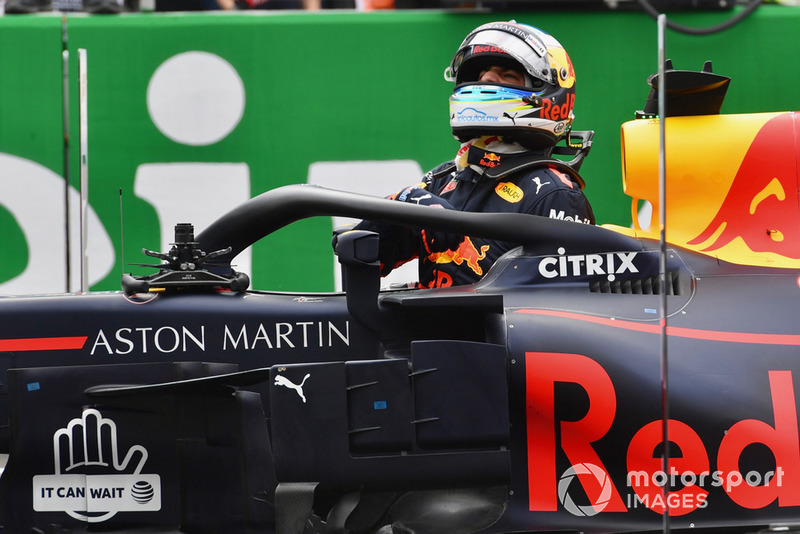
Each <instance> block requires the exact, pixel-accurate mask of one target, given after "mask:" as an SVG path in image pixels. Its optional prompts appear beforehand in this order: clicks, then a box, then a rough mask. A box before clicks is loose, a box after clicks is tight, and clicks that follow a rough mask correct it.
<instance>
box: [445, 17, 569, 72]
mask: <svg viewBox="0 0 800 534" xmlns="http://www.w3.org/2000/svg"><path fill="white" fill-rule="evenodd" d="M512 28H513V29H514V32H513V33H510V30H509V31H506V30H502V29H485V30H480V31H476V32H475V33H474V34H473V35H469V36H467V38H466V39H465V40H464V42H463V43H462V44H461V48H459V50H458V52H456V55H455V56H454V57H453V61H452V62H451V63H450V67H449V69H448V71H445V78H446V79H447V80H448V81H451V82H455V81H456V80H457V79H458V72H459V69H460V68H461V65H462V64H463V63H464V61H465V60H467V59H468V58H469V57H471V56H475V55H478V54H493V55H499V54H503V53H505V54H508V55H509V56H511V57H512V58H514V59H515V60H516V61H517V62H519V63H520V64H521V65H522V67H523V68H524V69H525V70H526V71H527V72H528V74H530V75H531V76H532V77H534V78H535V79H538V80H542V81H544V82H546V83H549V84H555V83H556V81H555V79H554V78H553V75H552V73H551V71H550V61H549V59H548V53H547V48H546V47H545V45H544V44H542V42H541V41H540V40H539V39H538V38H537V37H536V36H534V34H532V33H529V32H526V31H524V30H522V29H520V28H519V27H517V26H514V27H512ZM471 81H476V80H471Z"/></svg>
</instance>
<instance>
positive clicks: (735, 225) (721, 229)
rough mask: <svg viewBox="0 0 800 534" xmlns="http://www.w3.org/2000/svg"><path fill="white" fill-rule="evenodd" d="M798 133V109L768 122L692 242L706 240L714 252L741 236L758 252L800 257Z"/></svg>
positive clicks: (710, 249) (707, 248) (705, 248)
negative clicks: (711, 217)
mask: <svg viewBox="0 0 800 534" xmlns="http://www.w3.org/2000/svg"><path fill="white" fill-rule="evenodd" d="M798 134H800V127H798V124H797V123H796V121H795V115H794V114H788V113H787V114H783V115H779V116H777V117H775V118H773V119H771V120H769V121H768V122H766V123H765V124H764V126H763V127H762V128H761V130H760V131H759V132H758V134H757V135H756V137H755V139H754V140H753V142H752V144H751V145H750V147H749V148H748V150H747V153H746V154H745V156H744V160H742V164H741V165H740V166H739V169H738V171H737V172H736V176H735V178H734V179H733V183H732V184H731V186H730V189H729V190H728V194H727V196H726V197H725V200H724V201H723V203H722V205H721V206H720V208H719V211H718V212H717V214H716V216H715V217H714V219H713V220H712V221H711V223H710V224H709V225H708V226H707V227H706V228H705V229H704V230H703V231H702V232H701V233H700V234H699V235H697V237H695V238H694V239H691V240H690V241H689V244H690V245H702V244H704V243H706V245H705V246H704V247H701V250H703V251H706V252H709V251H714V250H718V249H720V248H721V247H723V246H725V245H727V244H728V243H731V242H732V241H733V240H735V239H737V238H739V239H741V240H742V241H744V243H745V244H746V245H747V247H748V248H750V250H752V251H754V252H774V253H776V254H779V255H781V256H785V257H788V258H793V259H800V227H799V226H798V220H800V208H799V207H798V193H797V168H796V165H797V157H796V156H797V147H796V146H795V139H796V138H797V135H798ZM787 155H788V156H790V157H787Z"/></svg>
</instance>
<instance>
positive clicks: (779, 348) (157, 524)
mask: <svg viewBox="0 0 800 534" xmlns="http://www.w3.org/2000/svg"><path fill="white" fill-rule="evenodd" d="M674 72H675V74H674V77H675V78H676V79H680V78H681V76H686V77H688V78H691V79H694V76H695V75H697V74H702V73H691V74H681V73H683V72H684V71H674ZM706 74H708V76H702V75H701V76H699V79H700V81H699V84H700V86H702V87H706V88H709V87H710V86H715V87H716V84H717V82H718V81H719V80H718V79H717V78H716V77H715V76H714V75H712V73H710V72H708V73H706ZM669 79H670V78H669V77H668V78H667V80H668V81H669ZM691 83H693V84H696V82H695V81H692V82H691ZM671 86H672V85H671V84H669V85H668V87H671ZM686 93H687V92H685V91H683V92H681V94H686ZM698 93H704V92H703V91H694V92H692V94H695V95H696V94H698ZM705 93H706V94H708V93H713V91H705ZM677 98H681V97H680V96H679V97H677ZM692 98H693V100H692V101H693V102H695V100H694V98H696V97H692ZM711 107H712V108H713V107H714V106H713V105H712V106H711ZM670 109H672V110H673V112H672V113H671V114H670V115H669V116H668V118H665V120H666V125H667V130H668V131H667V146H668V147H670V152H669V156H668V160H667V162H668V165H667V174H666V179H667V186H668V189H667V191H668V194H667V197H666V202H664V199H659V198H658V195H657V194H654V192H655V191H656V190H657V189H658V188H657V187H656V186H655V185H654V184H657V183H658V172H657V170H655V169H656V167H657V165H655V163H654V162H656V161H657V159H656V155H657V153H658V149H657V143H656V142H655V140H656V139H657V137H654V136H653V133H652V132H653V130H654V128H657V127H658V120H659V119H658V118H657V117H653V116H652V113H647V110H645V111H644V112H643V113H642V114H641V118H638V119H636V120H634V121H632V122H631V123H627V124H626V125H624V126H623V138H624V139H623V141H624V143H623V144H624V154H623V157H624V161H625V163H626V165H625V176H624V179H625V187H626V191H627V192H628V193H629V194H630V195H631V196H632V197H633V202H632V206H633V211H634V215H635V217H634V218H635V225H634V228H620V227H604V226H589V225H582V224H574V223H571V222H568V221H562V220H556V219H550V218H542V217H536V216H529V215H522V214H498V213H464V212H456V211H451V210H434V209H429V208H427V207H424V206H416V205H407V204H403V203H399V202H392V201H389V200H385V199H378V198H372V197H367V196H361V195H356V194H352V193H344V192H340V191H333V190H329V189H322V188H319V187H314V186H301V185H293V186H286V187H283V188H279V189H276V190H273V191H268V192H266V193H264V194H262V195H260V196H257V197H255V198H253V199H252V200H250V201H248V202H247V203H245V204H243V205H242V206H240V207H239V208H237V209H235V210H233V211H231V212H230V213H228V214H227V215H225V216H223V217H222V218H220V219H219V220H217V221H216V222H215V223H213V224H212V225H210V226H209V227H208V228H205V229H203V230H202V231H201V232H200V233H198V234H197V236H196V237H195V235H194V228H193V227H192V226H191V225H190V224H188V223H187V224H181V225H178V227H176V233H175V243H174V246H173V248H172V249H171V250H170V251H167V252H163V253H161V252H148V255H149V256H153V257H155V258H157V259H159V260H160V263H158V264H156V265H155V268H156V272H155V273H154V274H151V275H146V276H138V277H134V276H130V275H129V276H125V277H123V280H122V290H121V291H119V292H104V293H84V294H64V295H52V296H36V297H7V298H3V299H2V300H0V356H2V359H1V360H0V361H1V362H2V376H3V377H4V378H3V379H2V388H3V393H4V394H5V395H4V397H3V400H4V402H3V404H2V405H0V410H1V411H0V414H2V418H3V419H4V420H7V421H8V424H7V425H6V426H4V427H3V430H2V439H1V440H0V445H2V450H4V451H6V452H7V453H8V460H7V464H6V467H5V471H4V473H3V475H2V478H0V524H1V525H2V529H3V531H5V532H48V533H60V532H169V533H178V532H198V533H220V532H225V533H255V532H278V533H293V534H310V533H334V532H336V533H344V532H347V533H373V534H389V533H433V532H435V533H449V534H461V533H464V534H466V533H485V534H489V533H510V532H540V531H575V532H610V531H619V532H622V531H653V530H659V529H661V528H662V527H663V526H664V525H665V524H666V525H667V526H668V528H671V529H673V530H682V529H693V530H699V529H706V530H707V531H714V532H719V531H720V530H721V529H728V530H729V531H737V532H757V531H761V530H763V529H775V530H778V529H780V530H782V531H789V530H791V529H793V528H795V526H794V525H797V524H800V431H799V430H798V404H797V399H796V387H795V386H794V372H795V371H798V372H800V358H798V355H799V354H800V348H799V347H800V333H798V328H797V319H796V316H797V315H798V312H800V271H798V268H799V267H800V265H798V261H799V260H800V252H798V251H797V247H798V245H797V243H798V241H797V239H796V236H797V232H798V230H799V229H800V228H798V223H799V222H800V218H798V209H800V208H798V170H797V161H798V154H800V151H798V144H797V143H798V141H797V139H798V135H797V133H798V128H799V127H798V117H797V115H796V114H795V113H792V112H788V113H775V114H759V115H748V116H724V115H719V114H718V113H717V112H718V109H717V110H716V111H714V110H713V109H711V110H710V111H709V106H708V105H702V106H699V108H692V109H693V110H694V111H691V112H690V113H689V114H681V113H680V110H681V109H684V108H681V106H679V105H676V106H674V107H671V108H670ZM700 122H702V124H703V130H702V131H701V130H699V129H698V128H696V127H695V126H696V125H697V124H698V123H700ZM732 128H735V130H733V129H732ZM701 135H702V139H710V140H711V141H713V142H709V143H708V144H706V145H701V144H700V143H699V141H698V139H699V138H700V136H701ZM678 142H680V143H682V144H680V145H679V146H680V149H674V148H672V147H674V146H676V145H675V144H673V143H678ZM715 143H716V144H715ZM698 151H702V152H704V153H711V154H713V156H711V157H704V158H699V157H695V155H696V154H697V152H698ZM681 165H684V166H681ZM709 184H713V186H714V188H713V194H712V192H711V191H712V188H711V186H710V185H709ZM688 185H691V186H692V187H688ZM683 186H686V187H683ZM643 200H647V201H648V202H649V203H650V205H651V206H652V213H653V216H652V217H651V218H650V222H649V223H647V222H646V221H644V222H640V218H639V208H640V207H641V205H642V202H641V201H643ZM661 210H666V212H665V214H666V215H667V233H666V240H665V241H663V242H662V241H661V240H660V239H659V238H658V234H659V232H660V227H659V225H658V223H657V221H658V220H659V217H658V216H659V215H660V214H661ZM330 215H341V216H349V217H358V218H368V219H380V220H382V221H386V222H391V223H395V224H408V225H413V226H416V227H419V226H424V227H426V228H435V229H438V230H442V231H445V232H458V233H461V234H465V235H472V236H483V237H490V238H494V239H499V240H504V241H512V242H515V243H519V246H518V247H516V248H515V249H513V250H511V251H510V252H509V253H507V254H506V255H504V256H503V257H501V258H500V259H499V260H498V261H497V262H496V263H495V264H494V265H493V266H492V268H491V269H490V270H489V272H488V273H487V274H486V276H485V277H484V278H483V279H482V280H480V281H479V282H477V283H475V284H473V285H468V286H459V287H450V288H440V289H401V290H393V289H381V287H380V273H379V271H380V266H379V262H378V259H377V251H378V236H377V235H375V234H372V233H369V232H347V233H344V234H341V235H340V236H339V239H338V241H337V244H336V254H337V256H338V259H339V262H340V263H341V268H342V279H343V281H344V287H345V290H344V291H343V292H333V293H286V292H270V291H261V290H252V289H248V278H247V276H246V274H245V273H239V272H237V271H236V270H235V269H234V267H233V265H232V262H233V259H234V258H235V257H236V255H237V254H238V253H240V252H241V251H242V250H245V249H246V248H248V247H249V246H251V245H252V244H253V243H255V242H257V241H258V240H259V239H261V238H262V237H264V236H266V235H268V234H270V233H272V232H275V231H279V230H280V229H281V228H282V227H284V226H286V225H288V224H291V223H292V222H294V221H297V220H299V219H302V218H306V217H315V216H330ZM463 261H470V258H469V255H468V254H465V255H464V256H463Z"/></svg>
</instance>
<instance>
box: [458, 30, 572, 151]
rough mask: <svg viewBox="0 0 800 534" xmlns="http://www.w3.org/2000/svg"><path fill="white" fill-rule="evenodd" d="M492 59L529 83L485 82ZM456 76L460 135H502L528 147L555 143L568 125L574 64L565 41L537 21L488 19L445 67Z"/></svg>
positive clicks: (569, 123)
mask: <svg viewBox="0 0 800 534" xmlns="http://www.w3.org/2000/svg"><path fill="white" fill-rule="evenodd" d="M492 65H499V66H503V67H511V68H515V69H517V70H519V71H521V72H522V73H523V74H524V75H525V85H524V86H519V85H510V84H505V83H501V84H498V83H481V82H479V81H478V78H479V77H480V74H481V72H483V71H484V70H486V69H487V68H488V67H490V66H492ZM444 76H445V79H446V80H447V81H451V82H455V84H456V86H455V90H454V91H453V95H452V96H451V97H450V126H451V127H452V129H453V135H454V136H455V137H456V138H458V139H459V140H460V141H462V142H463V141H467V140H469V139H472V138H475V137H480V136H484V135H502V136H504V138H505V139H507V140H509V141H516V142H518V143H520V144H522V145H524V146H527V147H529V148H551V147H552V146H554V145H555V144H556V143H557V142H558V140H559V139H560V138H561V137H562V136H563V135H564V134H565V133H566V132H567V131H568V130H569V128H570V127H571V125H572V120H573V118H574V115H573V113H572V108H573V106H574V105H575V70H574V69H573V67H572V62H571V61H570V59H569V55H567V51H566V50H564V47H563V46H561V44H560V43H559V42H558V41H557V40H556V39H555V38H554V37H553V36H551V35H550V34H548V33H545V32H543V31H542V30H540V29H538V28H534V27H533V26H528V25H525V24H518V23H516V22H515V21H510V22H490V23H488V24H484V25H482V26H479V27H478V28H476V29H474V30H473V31H472V32H470V34H469V35H467V37H466V39H464V42H462V43H461V46H459V47H458V51H457V52H456V54H455V56H453V61H452V62H451V63H450V66H449V67H447V69H445V73H444Z"/></svg>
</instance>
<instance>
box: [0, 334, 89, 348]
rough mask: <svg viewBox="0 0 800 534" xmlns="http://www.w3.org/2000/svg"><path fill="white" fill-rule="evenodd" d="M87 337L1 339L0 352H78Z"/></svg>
mask: <svg viewBox="0 0 800 534" xmlns="http://www.w3.org/2000/svg"><path fill="white" fill-rule="evenodd" d="M86 339H87V337H86V336H76V337H29V338H20V339H0V352H24V351H32V350H76V349H82V348H83V345H84V344H85V343H86Z"/></svg>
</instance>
